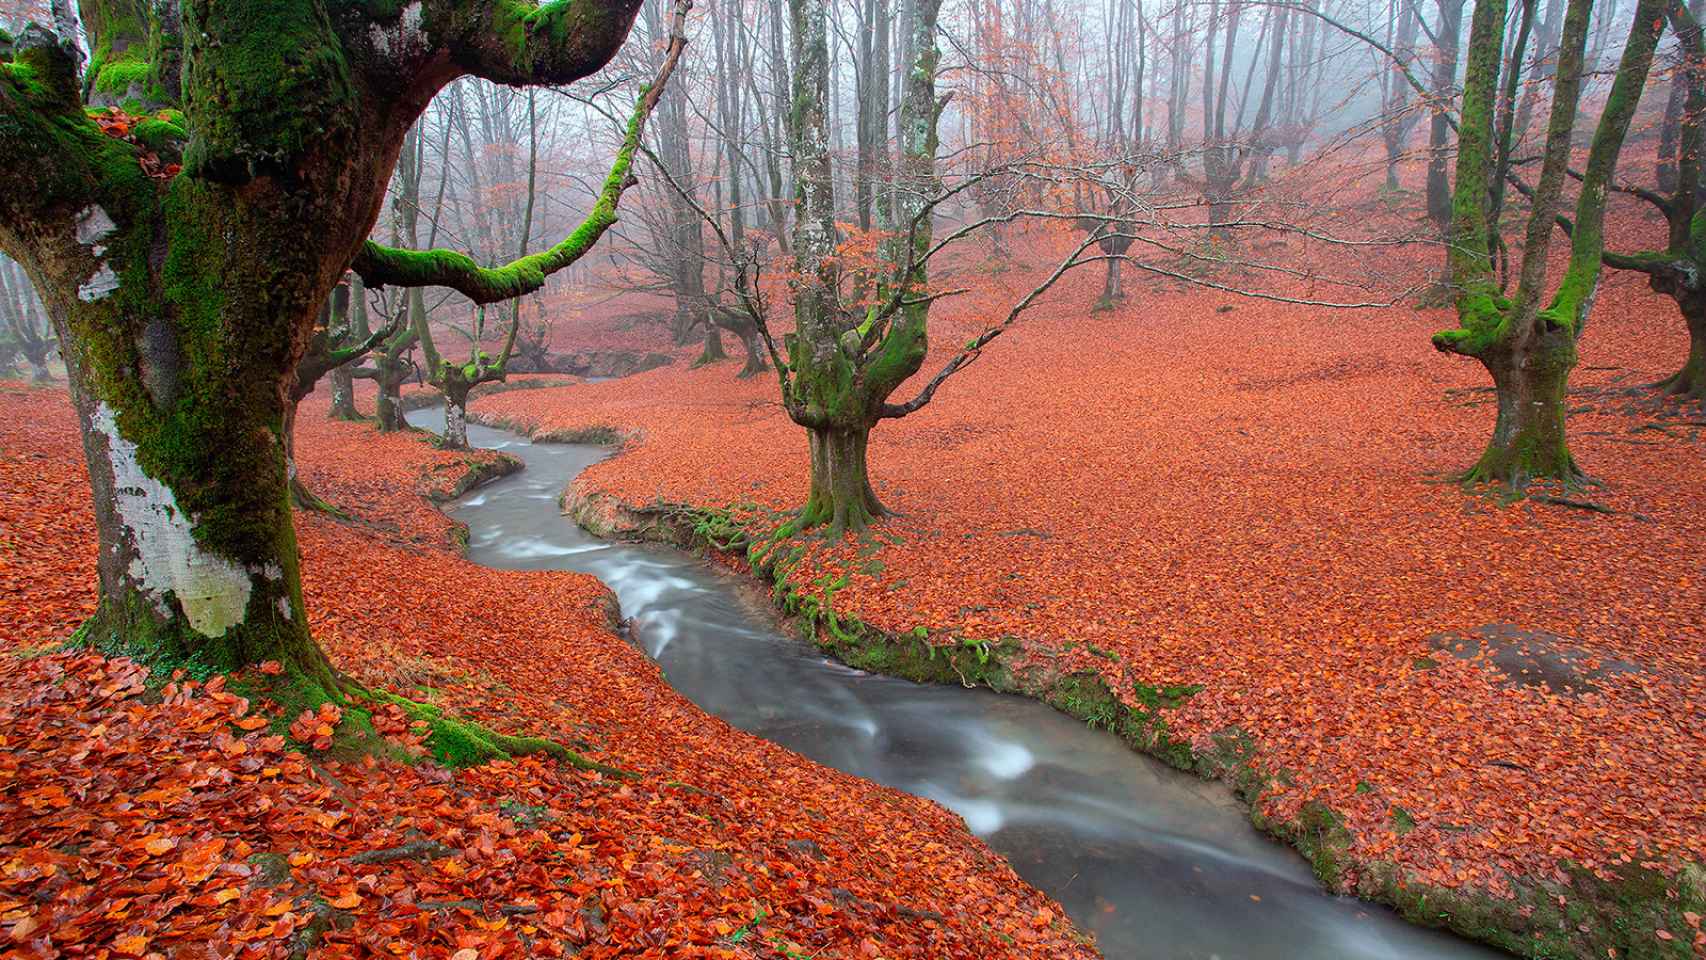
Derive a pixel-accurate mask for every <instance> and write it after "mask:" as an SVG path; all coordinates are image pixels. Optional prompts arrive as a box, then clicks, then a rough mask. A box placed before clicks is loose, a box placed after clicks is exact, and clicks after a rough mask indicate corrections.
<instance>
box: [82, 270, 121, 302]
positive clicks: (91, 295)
mask: <svg viewBox="0 0 1706 960" xmlns="http://www.w3.org/2000/svg"><path fill="white" fill-rule="evenodd" d="M117 289H118V274H116V273H114V272H113V268H112V267H109V266H107V262H106V261H105V260H102V261H101V265H100V267H99V268H98V269H96V270H95V275H94V276H92V277H90V278H89V279H88V281H87V282H86V283H84V284H82V285H81V286H79V287H78V288H77V299H79V300H81V301H83V302H84V303H94V302H95V301H96V300H99V299H101V298H102V297H104V296H107V295H108V294H110V293H112V292H113V291H114V290H117Z"/></svg>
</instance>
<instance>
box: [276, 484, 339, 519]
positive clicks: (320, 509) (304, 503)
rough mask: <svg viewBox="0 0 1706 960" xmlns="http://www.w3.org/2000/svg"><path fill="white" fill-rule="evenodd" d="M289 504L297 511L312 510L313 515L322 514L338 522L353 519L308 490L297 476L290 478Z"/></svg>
mask: <svg viewBox="0 0 1706 960" xmlns="http://www.w3.org/2000/svg"><path fill="white" fill-rule="evenodd" d="M290 503H291V505H292V506H294V507H296V508H297V509H298V510H312V511H314V512H315V513H323V514H326V515H327V516H331V517H336V518H337V519H339V520H351V519H354V518H353V517H351V516H350V515H349V513H348V512H346V511H344V510H343V509H341V508H339V507H338V506H337V505H336V504H333V503H331V502H330V501H328V500H326V499H325V498H324V497H321V496H320V495H319V494H317V493H315V492H314V491H312V490H310V489H308V485H307V484H305V483H303V482H302V478H301V477H299V476H294V475H293V476H292V477H291V478H290Z"/></svg>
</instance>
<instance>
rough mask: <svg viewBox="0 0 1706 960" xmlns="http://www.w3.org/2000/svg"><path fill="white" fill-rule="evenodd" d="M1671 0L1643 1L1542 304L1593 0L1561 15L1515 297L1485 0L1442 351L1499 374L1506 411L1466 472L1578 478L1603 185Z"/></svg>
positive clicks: (1491, 18)
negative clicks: (1581, 374) (1496, 190)
mask: <svg viewBox="0 0 1706 960" xmlns="http://www.w3.org/2000/svg"><path fill="white" fill-rule="evenodd" d="M1665 6H1666V0H1641V2H1640V3H1639V4H1638V5H1637V7H1636V10H1635V15H1634V21H1633V24H1632V26H1631V29H1630V33H1629V42H1628V43H1627V44H1626V45H1625V48H1624V52H1623V57H1622V62H1621V64H1620V65H1619V69H1618V72H1617V78H1616V80H1615V81H1614V82H1613V84H1612V88H1611V93H1610V96H1609V97H1608V98H1607V101H1606V106H1605V110H1604V111H1603V113H1602V114H1601V116H1600V120H1599V124H1598V127H1597V128H1596V130H1595V132H1594V138H1593V146H1592V148H1591V149H1590V150H1589V153H1588V160H1587V169H1586V171H1585V173H1584V174H1583V177H1582V181H1583V182H1582V189H1581V195H1580V197H1579V198H1578V200H1577V203H1576V216H1575V223H1574V227H1573V230H1572V231H1571V235H1570V241H1571V251H1570V261H1569V266H1568V267H1567V269H1566V270H1565V273H1564V276H1563V278H1562V280H1561V281H1560V282H1559V283H1558V285H1557V289H1556V291H1555V292H1554V293H1553V294H1552V295H1551V298H1550V303H1548V304H1547V305H1546V306H1545V307H1544V308H1542V306H1541V304H1542V303H1543V302H1545V295H1546V289H1545V288H1546V272H1547V251H1548V247H1549V244H1550V241H1551V237H1552V233H1553V230H1554V223H1555V221H1556V219H1557V214H1558V210H1559V208H1560V206H1561V205H1562V204H1561V198H1562V194H1563V184H1564V179H1565V176H1566V173H1567V171H1568V168H1569V161H1570V151H1571V143H1572V137H1573V132H1574V127H1575V120H1576V109H1577V101H1578V99H1579V97H1580V93H1581V85H1582V74H1583V69H1582V65H1583V49H1584V46H1585V44H1586V39H1587V33H1588V22H1589V14H1590V13H1591V10H1592V4H1591V2H1589V0H1570V3H1569V6H1568V9H1567V11H1566V13H1565V15H1564V27H1563V34H1562V41H1561V45H1560V49H1559V58H1558V70H1557V73H1556V75H1555V80H1554V84H1553V90H1552V94H1553V98H1552V100H1553V102H1552V112H1551V118H1550V120H1549V122H1548V125H1547V135H1546V143H1545V148H1544V150H1543V154H1542V158H1543V160H1542V166H1541V171H1540V179H1539V182H1538V183H1537V184H1536V185H1535V187H1534V188H1533V190H1532V191H1531V194H1532V195H1531V204H1530V214H1529V220H1528V223H1527V228H1526V230H1527V232H1526V237H1525V240H1524V242H1523V256H1522V263H1521V270H1520V275H1519V278H1518V283H1517V289H1516V292H1515V296H1514V298H1512V299H1506V298H1505V296H1504V295H1503V294H1502V293H1501V292H1500V288H1499V284H1498V283H1497V281H1496V280H1495V278H1494V277H1493V275H1492V269H1491V266H1490V263H1489V252H1490V251H1491V250H1492V249H1493V247H1494V244H1495V243H1496V242H1497V237H1496V236H1495V235H1494V234H1493V225H1492V224H1490V223H1489V222H1488V220H1489V217H1488V215H1487V211H1488V206H1489V198H1488V194H1489V191H1488V190H1487V184H1488V182H1489V179H1488V178H1489V177H1490V176H1494V175H1496V173H1495V172H1494V171H1495V170H1496V167H1495V166H1494V163H1493V159H1494V154H1493V144H1492V135H1493V125H1492V122H1491V120H1492V115H1493V105H1494V95H1495V88H1496V82H1497V79H1498V75H1499V57H1500V44H1501V40H1502V38H1503V33H1504V14H1505V4H1504V3H1503V2H1502V0H1483V2H1481V3H1477V4H1476V6H1475V12H1474V17H1473V20H1472V22H1471V26H1470V36H1469V47H1468V71H1467V74H1466V76H1465V80H1464V90H1463V111H1462V120H1461V124H1460V133H1459V138H1458V159H1457V183H1456V186H1455V188H1454V191H1453V195H1452V229H1451V243H1450V244H1449V245H1448V264H1449V268H1450V275H1451V280H1452V286H1453V288H1454V289H1455V291H1456V294H1457V313H1458V326H1457V327H1456V328H1455V329H1452V330H1445V331H1441V332H1440V333H1436V334H1435V335H1434V338H1433V342H1434V346H1435V347H1437V348H1438V349H1440V350H1441V351H1444V352H1448V353H1456V354H1459V355H1462V356H1468V357H1474V358H1475V359H1477V360H1479V361H1480V362H1481V363H1482V365H1483V366H1485V367H1486V368H1487V370H1488V371H1489V372H1490V373H1491V374H1492V376H1493V387H1494V395H1495V400H1496V404H1497V412H1498V414H1497V420H1496V422H1495V424H1494V429H1493V435H1492V437H1491V438H1490V439H1489V440H1488V443H1487V449H1486V452H1485V453H1483V454H1482V456H1481V458H1480V460H1479V461H1478V462H1477V463H1476V464H1475V466H1474V467H1472V468H1471V469H1470V470H1469V471H1468V472H1467V473H1466V475H1465V479H1466V480H1468V481H1472V482H1481V481H1491V482H1496V483H1499V484H1502V485H1505V486H1507V487H1508V488H1509V489H1510V490H1511V491H1512V492H1514V493H1517V494H1520V493H1521V492H1522V490H1523V489H1524V488H1525V487H1526V486H1527V485H1528V484H1529V483H1530V482H1531V481H1535V480H1549V481H1554V482H1559V483H1563V484H1566V485H1571V484H1575V483H1577V482H1579V481H1580V480H1581V479H1582V472H1581V470H1580V468H1579V467H1578V466H1577V464H1576V462H1575V459H1574V458H1573V457H1572V456H1571V455H1570V450H1569V445H1568V442H1567V440H1566V434H1565V417H1566V403H1565V400H1566V395H1567V391H1568V389H1569V376H1570V371H1571V370H1572V369H1574V367H1575V365H1576V343H1577V341H1578V340H1579V339H1580V337H1581V334H1582V330H1583V328H1584V327H1585V326H1586V323H1587V319H1588V315H1589V313H1590V311H1591V310H1592V309H1593V302H1594V296H1595V293H1596V292H1597V290H1598V286H1599V275H1600V266H1601V262H1602V257H1603V234H1604V222H1605V198H1606V192H1607V189H1608V185H1609V182H1610V178H1611V174H1612V171H1613V170H1614V169H1615V168H1616V165H1617V156H1618V153H1619V152H1620V151H1621V149H1622V145H1623V140H1624V137H1625V136H1626V135H1627V133H1628V129H1629V123H1630V120H1631V118H1632V117H1633V116H1634V113H1635V107H1636V105H1637V103H1638V102H1639V98H1640V94H1641V89H1642V86H1643V85H1644V84H1645V82H1646V76H1647V71H1648V69H1649V68H1650V66H1651V64H1652V57H1653V49H1654V47H1655V46H1656V45H1657V43H1658V37H1659V34H1660V32H1661V31H1662V28H1663V24H1664V19H1663V14H1664V9H1665Z"/></svg>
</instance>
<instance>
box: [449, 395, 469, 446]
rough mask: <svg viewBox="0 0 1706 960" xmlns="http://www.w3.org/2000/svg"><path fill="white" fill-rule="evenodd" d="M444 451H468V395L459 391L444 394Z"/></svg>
mask: <svg viewBox="0 0 1706 960" xmlns="http://www.w3.org/2000/svg"><path fill="white" fill-rule="evenodd" d="M443 447H444V449H446V450H466V449H468V394H467V393H465V392H462V391H459V390H446V391H445V393H444V442H443Z"/></svg>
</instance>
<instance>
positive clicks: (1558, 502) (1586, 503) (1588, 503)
mask: <svg viewBox="0 0 1706 960" xmlns="http://www.w3.org/2000/svg"><path fill="white" fill-rule="evenodd" d="M1530 499H1533V500H1535V501H1536V502H1539V503H1550V504H1553V505H1554V506H1559V507H1574V508H1575V509H1577V510H1589V511H1592V512H1594V513H1603V514H1608V515H1615V514H1616V513H1617V511H1616V510H1613V509H1611V508H1610V507H1608V506H1606V505H1605V504H1603V503H1594V502H1593V501H1592V500H1578V499H1576V498H1574V497H1560V496H1555V495H1553V494H1550V493H1536V494H1532V495H1531V497H1530Z"/></svg>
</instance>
